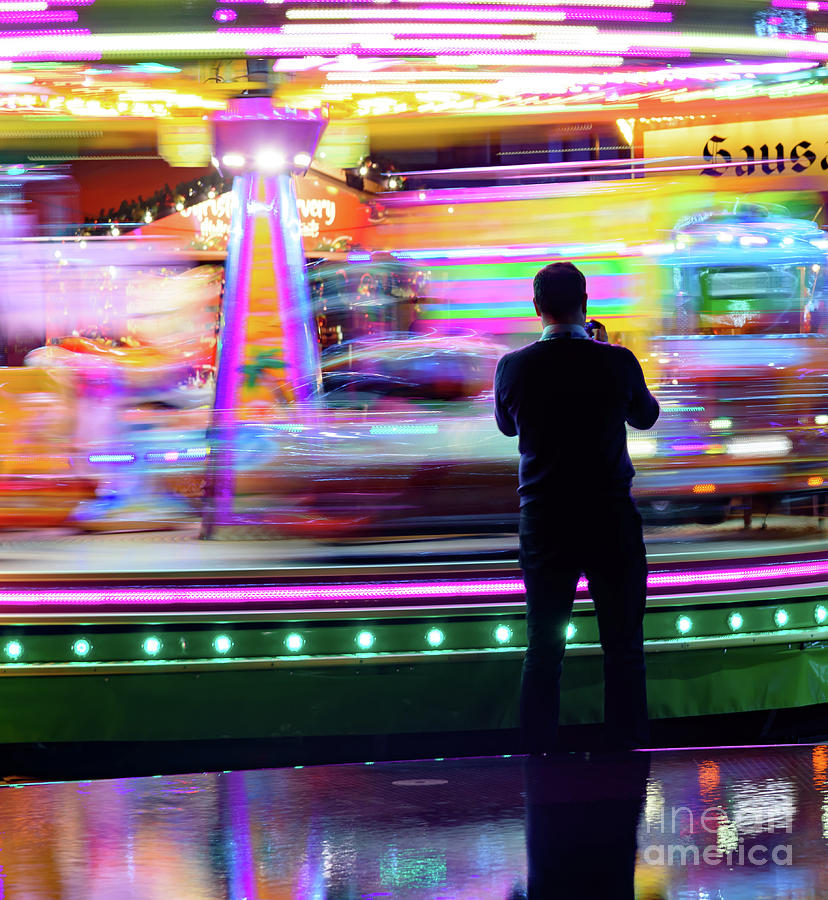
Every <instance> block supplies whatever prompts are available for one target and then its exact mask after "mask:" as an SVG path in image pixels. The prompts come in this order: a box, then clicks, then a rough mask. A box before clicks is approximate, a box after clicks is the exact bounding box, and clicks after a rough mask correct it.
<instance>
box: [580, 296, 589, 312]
mask: <svg viewBox="0 0 828 900" xmlns="http://www.w3.org/2000/svg"><path fill="white" fill-rule="evenodd" d="M588 298H589V295H588V294H584V299H583V302H582V303H581V312H583V314H584V315H586V310H587V299H588Z"/></svg>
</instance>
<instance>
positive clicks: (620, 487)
mask: <svg viewBox="0 0 828 900" xmlns="http://www.w3.org/2000/svg"><path fill="white" fill-rule="evenodd" d="M658 413H659V406H658V402H657V401H656V399H655V397H653V395H652V394H651V393H650V392H649V391H648V390H647V385H646V384H645V382H644V374H643V372H642V371H641V366H640V365H639V363H638V360H637V359H636V358H635V356H634V355H633V354H632V352H631V351H629V350H627V349H626V347H619V346H616V345H613V344H603V343H599V342H598V341H593V340H588V339H582V338H577V337H572V336H569V335H564V336H559V337H556V338H554V339H552V340H541V341H536V342H535V343H534V344H530V345H529V346H528V347H523V348H522V349H521V350H516V351H515V352H514V353H508V354H506V356H504V357H503V358H502V359H501V360H500V362H499V363H498V365H497V372H496V374H495V418H496V419H497V424H498V427H499V428H500V430H501V431H502V432H503V433H504V434H506V435H519V442H518V447H519V450H520V487H519V488H518V492H519V494H520V504H521V506H524V505H525V504H527V503H529V502H531V501H534V500H548V501H551V502H556V501H557V500H560V499H571V498H575V497H578V496H580V497H583V496H584V495H585V494H594V495H598V496H601V495H603V496H607V495H615V496H618V495H626V494H628V493H629V490H630V485H631V482H632V478H633V476H634V475H635V469H633V466H632V463H631V462H630V456H629V453H628V452H627V434H626V428H625V425H624V423H625V422H627V423H629V424H630V425H632V426H633V428H651V427H652V426H653V425H654V424H655V421H656V419H657V418H658Z"/></svg>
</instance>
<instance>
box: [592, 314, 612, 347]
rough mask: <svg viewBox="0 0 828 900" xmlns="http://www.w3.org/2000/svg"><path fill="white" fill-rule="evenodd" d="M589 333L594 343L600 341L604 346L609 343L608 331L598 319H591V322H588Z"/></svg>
mask: <svg viewBox="0 0 828 900" xmlns="http://www.w3.org/2000/svg"><path fill="white" fill-rule="evenodd" d="M587 331H588V332H589V333H590V334H591V335H592V339H593V340H594V341H600V342H601V343H602V344H608V343H609V335H608V334H607V329H606V328H605V327H604V325H603V323H601V322H598V321H597V320H596V319H590V320H589V322H587Z"/></svg>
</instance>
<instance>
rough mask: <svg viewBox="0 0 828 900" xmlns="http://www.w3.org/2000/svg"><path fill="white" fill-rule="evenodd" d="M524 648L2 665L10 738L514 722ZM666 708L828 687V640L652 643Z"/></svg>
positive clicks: (585, 694) (585, 668)
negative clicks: (29, 671) (88, 665)
mask: <svg viewBox="0 0 828 900" xmlns="http://www.w3.org/2000/svg"><path fill="white" fill-rule="evenodd" d="M520 666H521V660H520V658H519V656H516V655H508V656H507V655H497V654H495V655H493V656H490V657H487V658H484V659H475V660H463V659H457V658H450V657H446V658H443V659H429V660H427V661H423V662H422V663H419V662H414V663H410V664H397V665H385V664H382V663H380V662H374V663H371V664H367V663H365V661H362V660H354V661H352V662H349V663H348V664H344V665H337V666H318V667H317V666H309V665H304V666H297V667H286V666H282V667H273V668H262V667H258V668H230V667H226V666H221V665H220V664H219V665H217V666H216V667H215V668H210V669H206V670H201V671H197V672H196V671H175V670H169V669H165V670H158V671H152V670H148V669H146V668H143V669H141V670H137V671H136V670H135V669H129V670H124V671H123V672H122V673H117V674H111V673H110V674H103V673H101V674H96V673H93V672H88V673H86V674H84V675H82V676H80V675H69V676H67V675H44V674H39V675H32V676H30V675H26V674H17V675H15V676H13V677H2V678H0V743H26V742H44V743H48V742H73V741H170V740H205V739H206V740H213V739H221V738H237V739H238V738H242V739H250V738H280V737H291V738H293V737H314V736H331V735H343V736H344V735H367V734H412V733H418V732H419V733H439V732H458V731H474V730H481V731H482V730H492V729H505V728H513V727H515V726H516V725H517V721H518V693H519V682H520ZM648 684H649V699H650V714H651V717H652V718H656V719H658V718H669V717H684V716H700V715H714V714H721V713H736V712H748V711H755V710H769V709H784V708H793V707H799V706H809V705H813V704H819V703H824V702H827V701H828V647H826V646H822V645H820V644H813V645H807V644H798V645H797V644H793V645H791V644H764V645H757V646H750V647H733V648H713V649H698V650H683V651H677V652H669V653H651V654H649V655H648ZM601 706H602V664H601V656H600V655H580V656H579V655H574V656H571V657H568V658H567V660H566V662H565V665H564V676H563V701H562V722H563V723H564V724H589V723H593V722H597V721H600V719H601Z"/></svg>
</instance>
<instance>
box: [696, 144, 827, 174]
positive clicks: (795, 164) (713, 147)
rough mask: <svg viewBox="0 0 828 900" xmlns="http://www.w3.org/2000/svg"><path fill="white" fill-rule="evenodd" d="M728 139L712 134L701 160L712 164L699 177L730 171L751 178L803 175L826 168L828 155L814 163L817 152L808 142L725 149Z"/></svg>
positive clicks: (747, 145)
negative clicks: (750, 176) (756, 174)
mask: <svg viewBox="0 0 828 900" xmlns="http://www.w3.org/2000/svg"><path fill="white" fill-rule="evenodd" d="M727 140H728V139H727V137H720V136H719V135H717V134H714V135H712V136H711V137H710V138H709V140H708V141H707V143H706V144H705V145H704V151H703V154H704V160H705V162H707V163H710V164H711V165H710V166H709V167H708V168H705V169H702V175H712V176H714V177H718V176H719V175H726V174H728V173H729V170H730V168H731V167H732V168H733V172H734V173H735V174H736V175H752V174H753V173H754V172H760V173H763V174H765V175H779V174H783V173H785V172H789V173H791V172H792V173H799V172H805V171H806V170H807V169H810V168H811V167H812V166H814V167H815V171H818V170H820V169H821V170H822V171H823V172H824V171H825V170H827V169H828V155H826V156H823V157H822V159H820V160H819V163H818V164H817V153H816V152H814V150H813V149H812V144H811V142H810V141H799V142H797V143H796V144H793V145H792V146H789V147H786V146H785V144H784V143H778V144H760V145H758V146H755V147H754V146H753V145H752V144H745V145H744V146H742V147H737V148H734V147H725V146H724V144H725V142H726V141H727Z"/></svg>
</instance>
